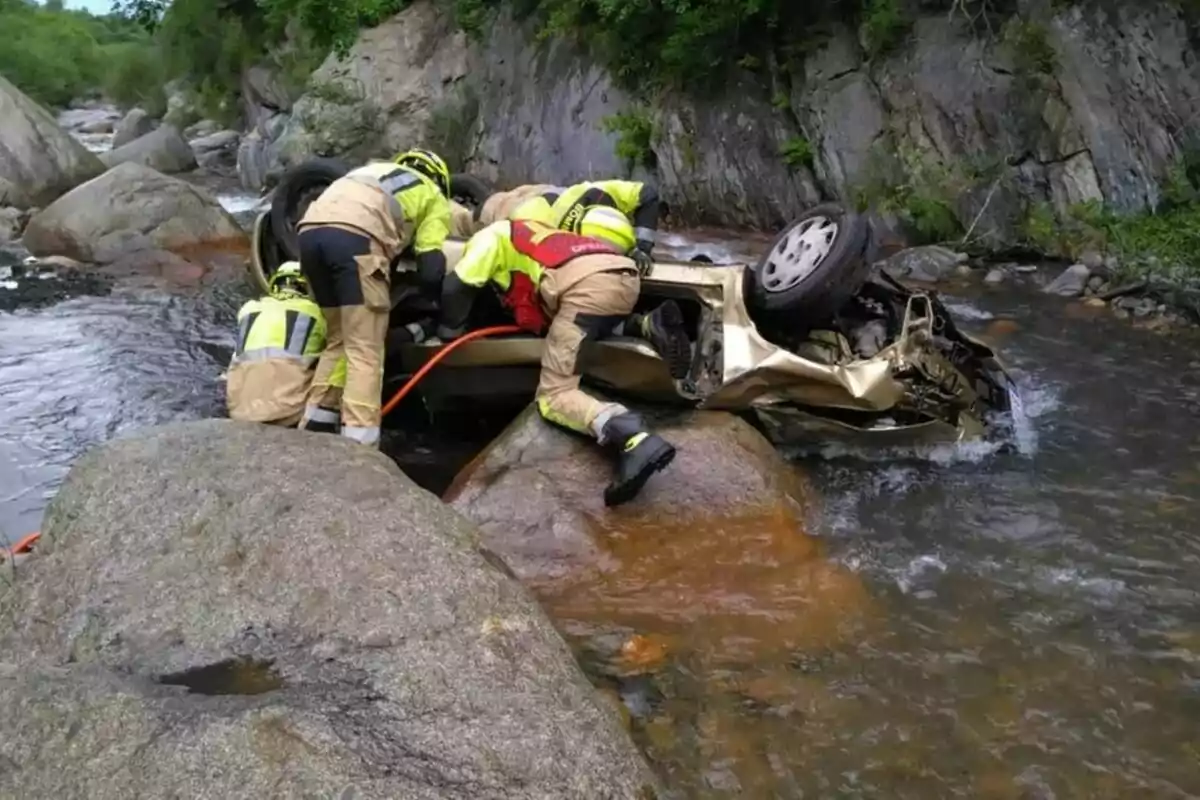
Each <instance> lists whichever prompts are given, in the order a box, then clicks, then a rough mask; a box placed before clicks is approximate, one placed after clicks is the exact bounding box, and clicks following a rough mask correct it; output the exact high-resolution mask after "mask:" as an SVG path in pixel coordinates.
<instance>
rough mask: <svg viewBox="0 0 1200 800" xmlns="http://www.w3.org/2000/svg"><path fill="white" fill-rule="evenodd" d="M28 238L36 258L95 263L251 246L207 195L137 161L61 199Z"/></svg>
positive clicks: (38, 217)
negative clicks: (141, 254)
mask: <svg viewBox="0 0 1200 800" xmlns="http://www.w3.org/2000/svg"><path fill="white" fill-rule="evenodd" d="M189 152H190V150H189ZM23 241H24V243H25V246H26V247H27V248H28V249H29V252H31V253H33V254H34V255H38V256H48V255H64V256H68V257H70V258H74V259H77V260H79V261H84V262H91V263H108V262H111V261H113V260H115V259H117V258H121V257H123V256H125V255H127V254H128V253H130V252H132V251H137V250H143V249H163V250H170V251H172V252H178V253H184V254H187V253H192V252H195V251H196V250H201V249H206V248H214V249H223V250H229V249H234V250H241V251H244V250H245V249H246V248H247V247H248V246H249V243H248V241H247V239H246V234H245V232H244V231H243V230H242V228H241V227H240V226H239V225H238V224H237V220H235V219H234V218H233V217H232V216H230V215H229V213H228V212H227V211H225V209H224V208H222V207H221V204H220V203H218V202H217V200H216V198H214V197H213V196H212V195H210V194H209V193H208V192H206V191H204V190H203V189H201V188H199V187H197V186H193V185H192V184H190V183H188V182H186V181H183V180H180V179H178V178H172V177H169V176H167V175H163V174H161V173H158V172H155V171H154V170H153V169H150V168H149V167H145V166H142V165H140V164H135V163H126V164H121V165H120V166H117V167H114V168H113V169H111V170H109V171H108V172H106V173H104V174H103V175H101V176H100V177H99V178H95V179H93V180H91V181H88V182H87V183H85V184H84V185H82V186H80V187H78V188H77V189H74V190H73V191H71V192H69V193H67V194H66V195H64V196H63V197H61V198H59V199H58V200H56V201H55V202H54V203H52V204H51V205H50V206H48V207H47V208H46V209H44V210H43V211H41V212H39V213H38V214H37V215H35V216H34V217H33V219H31V220H30V221H29V225H28V226H27V227H26V229H25V236H24V239H23Z"/></svg>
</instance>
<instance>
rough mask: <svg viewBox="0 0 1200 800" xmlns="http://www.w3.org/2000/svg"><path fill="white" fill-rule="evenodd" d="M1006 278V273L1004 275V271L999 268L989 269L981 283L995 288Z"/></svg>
mask: <svg viewBox="0 0 1200 800" xmlns="http://www.w3.org/2000/svg"><path fill="white" fill-rule="evenodd" d="M1006 277H1008V273H1006V272H1005V271H1004V270H1002V269H999V268H996V269H991V270H988V274H987V275H984V276H983V282H984V283H987V284H991V285H992V286H997V285H999V284H1001V283H1004V279H1005V278H1006Z"/></svg>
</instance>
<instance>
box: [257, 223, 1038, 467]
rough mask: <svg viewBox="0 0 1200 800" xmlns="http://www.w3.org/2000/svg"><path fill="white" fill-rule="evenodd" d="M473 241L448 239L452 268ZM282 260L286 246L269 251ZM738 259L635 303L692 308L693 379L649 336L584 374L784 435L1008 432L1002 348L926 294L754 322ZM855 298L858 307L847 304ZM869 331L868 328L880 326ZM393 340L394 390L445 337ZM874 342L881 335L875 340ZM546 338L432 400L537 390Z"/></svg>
mask: <svg viewBox="0 0 1200 800" xmlns="http://www.w3.org/2000/svg"><path fill="white" fill-rule="evenodd" d="M270 239H271V233H270V226H269V225H268V224H267V223H266V221H265V220H264V219H263V218H260V219H259V220H258V222H257V224H256V226H255V259H254V261H255V265H254V269H255V270H260V271H263V272H267V273H269V272H270V271H271V270H272V269H273V268H274V265H273V264H272V263H271V261H272V255H271V252H270V251H271V249H272V243H271V241H270ZM464 247H465V241H464V240H462V239H450V240H448V241H447V244H446V247H445V252H446V258H447V262H448V267H449V268H453V266H454V264H456V263H457V261H458V259H459V258H460V257H461V255H462V252H463V250H464ZM274 258H275V259H276V263H277V259H278V256H275V257H274ZM415 269H416V267H415V264H413V263H409V262H407V261H404V260H401V262H400V263H399V265H398V269H397V272H396V273H395V274H394V276H393V301H394V302H393V306H394V311H393V320H392V322H393V330H398V329H399V328H400V326H402V325H404V324H405V323H406V322H409V321H412V320H414V319H417V318H419V317H420V315H422V314H428V313H429V310H428V309H420V308H411V307H410V306H409V301H410V299H411V298H413V297H415V296H416V294H417V293H416V291H415V289H414V288H412V281H411V280H410V279H411V278H413V277H415ZM745 273H746V265H744V264H726V265H709V264H698V263H694V262H681V261H670V260H660V261H657V263H656V264H655V265H654V267H653V269H652V271H651V272H650V274H649V275H648V276H647V277H646V278H645V279H644V280H643V286H642V298H641V300H640V302H639V307H643V308H652V307H653V306H654V305H657V304H658V303H659V302H662V301H663V300H665V299H667V298H671V299H674V300H676V301H677V302H678V303H679V304H680V306H681V307H682V308H683V309H684V315H685V318H686V320H687V324H688V326H689V328H690V331H689V333H690V335H691V338H692V341H693V343H694V348H693V350H694V357H693V360H692V367H691V370H690V372H689V374H688V375H687V377H686V378H683V379H681V380H675V379H672V377H671V375H670V373H669V371H668V369H667V366H666V363H665V362H664V361H663V359H661V358H660V357H659V356H658V354H657V353H656V352H655V351H654V350H653V349H652V348H651V347H650V345H649V344H648V343H647V342H645V341H644V340H641V339H634V338H626V337H612V338H609V339H606V340H603V341H600V342H594V343H589V344H588V345H586V346H585V348H584V351H583V353H582V354H581V362H582V363H581V373H582V375H583V379H584V382H585V384H587V385H589V386H591V387H594V388H595V389H597V390H599V391H600V392H602V393H604V394H607V395H610V396H613V397H616V398H620V399H625V400H628V401H630V402H633V403H648V404H659V405H671V406H688V407H695V408H702V409H724V410H728V411H733V412H737V413H740V414H744V415H746V416H748V417H749V418H751V420H752V421H754V422H756V423H757V424H758V425H759V427H760V428H761V429H762V430H763V431H764V433H765V434H766V435H767V436H768V437H769V438H770V439H771V440H772V441H773V442H775V443H776V444H778V445H800V444H813V443H823V442H833V441H836V442H841V443H845V444H850V445H855V444H861V445H868V446H892V445H896V446H910V445H920V444H931V443H940V442H957V441H966V440H972V439H978V438H981V437H991V436H996V435H1000V434H1003V433H1004V432H1005V431H1007V430H1008V428H1009V426H1010V425H1011V421H1012V412H1013V405H1014V403H1019V396H1018V395H1017V393H1016V389H1015V385H1014V383H1013V381H1012V380H1011V378H1010V377H1009V375H1008V374H1007V372H1006V371H1005V369H1004V367H1003V365H1002V364H1001V363H1000V361H999V359H998V357H997V356H996V354H995V353H994V352H993V351H992V350H991V349H990V348H989V347H988V346H987V345H985V344H984V343H982V342H980V341H978V340H976V339H973V338H971V337H970V336H967V335H966V334H964V333H962V332H961V331H959V330H958V329H957V327H956V326H955V324H954V321H953V319H952V318H951V316H950V314H949V312H948V311H947V310H946V308H945V307H944V306H943V305H942V303H941V302H940V300H938V298H937V297H936V295H935V294H934V293H932V292H927V291H922V290H919V289H912V288H908V287H905V286H902V285H901V284H899V283H898V282H896V281H894V280H892V279H891V278H890V277H889V276H887V275H885V274H878V273H877V274H875V275H874V276H873V277H872V278H870V279H869V280H868V281H867V282H866V284H865V285H864V286H863V288H862V290H860V292H859V295H858V297H856V298H855V304H857V305H859V306H862V308H863V309H864V310H863V311H862V313H858V312H856V311H854V310H853V309H851V312H850V313H849V314H846V315H839V318H842V317H845V318H846V319H848V320H850V322H848V323H843V324H842V325H841V329H839V327H838V326H835V325H829V326H826V328H825V329H823V330H816V331H812V330H810V331H805V332H804V333H803V334H802V335H800V336H798V337H795V338H790V337H789V336H788V334H787V331H786V330H783V331H766V332H764V331H763V330H760V327H759V325H758V324H757V323H756V321H755V320H754V319H753V317H752V316H751V313H750V311H749V310H748V306H747V303H746V301H745V297H744V291H745ZM852 305H853V304H852ZM483 306H484V307H482V308H480V309H478V319H475V320H473V322H474V324H475V326H476V327H481V326H483V325H489V324H497V323H504V322H506V321H508V320H506V319H505V318H504V317H503V316H501V314H502V312H501V311H500V309H499V306H498V305H495V306H494V307H488V306H487V304H486V303H485V304H483ZM872 334H873V336H872ZM402 338H403V337H399V336H393V337H391V338H390V339H389V345H388V357H387V372H388V382H389V386H396V385H398V383H399V382H400V381H401V380H403V379H404V378H406V377H407V376H408V375H411V374H413V373H415V372H416V371H417V370H418V369H419V368H420V367H421V366H422V365H423V364H424V363H425V362H426V361H427V360H428V359H429V358H430V357H431V356H432V355H433V354H434V353H435V352H436V351H437V350H439V349H440V345H437V344H414V343H412V342H411V341H403V340H402ZM872 339H873V341H872ZM542 344H543V340H542V339H541V338H538V337H535V336H529V335H515V336H505V337H501V338H492V339H482V340H477V341H473V342H469V343H467V344H465V345H463V346H461V347H460V348H458V349H456V350H455V351H454V352H453V353H451V354H449V355H448V356H447V357H446V358H445V359H443V361H442V362H441V363H440V364H439V365H438V366H437V367H436V368H434V369H433V370H432V371H431V372H430V373H429V374H428V375H427V376H426V377H425V378H424V379H423V381H422V384H421V385H420V387H419V391H420V392H421V394H422V396H423V397H424V399H425V401H426V404H427V405H428V406H429V407H431V408H436V407H442V406H447V405H453V404H454V403H455V402H457V401H462V400H472V401H482V402H485V403H486V402H488V401H500V400H503V399H506V398H507V399H513V398H521V397H524V398H531V397H532V395H533V391H534V389H535V387H536V385H537V377H538V372H539V370H540V363H541V356H542Z"/></svg>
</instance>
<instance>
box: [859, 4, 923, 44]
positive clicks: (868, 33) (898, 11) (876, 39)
mask: <svg viewBox="0 0 1200 800" xmlns="http://www.w3.org/2000/svg"><path fill="white" fill-rule="evenodd" d="M911 27H912V20H910V19H909V18H908V16H907V15H906V14H905V13H904V9H903V8H902V7H901V5H900V0H865V2H864V5H863V19H862V23H861V25H860V27H859V34H860V36H861V37H862V40H863V42H865V43H866V47H867V52H868V53H869V54H870V55H871V56H872V57H875V56H880V55H883V54H884V53H886V52H888V51H889V50H891V49H892V48H894V47H895V46H896V45H897V44H899V43H900V42H901V40H902V39H903V38H904V35H905V34H906V33H908V31H909V29H910V28H911Z"/></svg>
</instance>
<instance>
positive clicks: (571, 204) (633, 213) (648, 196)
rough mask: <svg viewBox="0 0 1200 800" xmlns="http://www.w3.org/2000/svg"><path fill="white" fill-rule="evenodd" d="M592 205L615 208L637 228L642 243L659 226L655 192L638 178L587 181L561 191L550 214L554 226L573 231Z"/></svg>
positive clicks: (652, 239) (651, 237)
mask: <svg viewBox="0 0 1200 800" xmlns="http://www.w3.org/2000/svg"><path fill="white" fill-rule="evenodd" d="M592 206H608V207H609V208H615V209H616V210H617V211H620V212H621V213H622V214H624V215H625V216H627V217H629V219H630V221H631V222H632V223H633V225H634V227H635V228H636V233H637V238H638V240H639V241H641V242H649V243H651V244H653V242H654V239H655V234H656V231H657V228H658V192H656V191H655V190H654V188H653V187H651V186H649V185H648V184H645V183H642V182H641V181H619V180H611V181H588V182H586V183H577V184H575V185H574V186H571V187H569V188H567V189H566V190H564V191H563V193H562V194H561V195H559V196H558V199H557V200H555V201H554V205H553V206H552V209H551V215H552V218H553V219H554V224H555V226H556V227H558V228H561V229H563V230H572V229H574V227H575V225H576V224H577V223H578V222H579V220H581V219H582V218H583V215H584V213H585V212H586V211H587V210H588V209H589V208H590V207H592Z"/></svg>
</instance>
